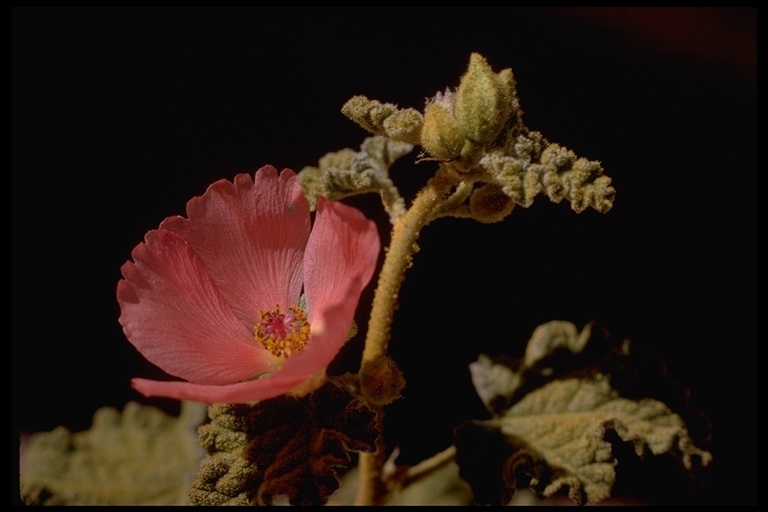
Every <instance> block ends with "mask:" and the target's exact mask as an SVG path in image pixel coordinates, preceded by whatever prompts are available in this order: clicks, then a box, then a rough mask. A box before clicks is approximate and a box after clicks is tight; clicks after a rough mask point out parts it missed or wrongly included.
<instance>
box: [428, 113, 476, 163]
mask: <svg viewBox="0 0 768 512" xmlns="http://www.w3.org/2000/svg"><path fill="white" fill-rule="evenodd" d="M464 140H465V136H464V130H462V129H461V127H460V126H459V123H458V121H456V118H455V117H453V114H451V113H450V112H449V111H448V110H447V109H446V108H445V107H444V106H443V105H441V104H439V103H430V104H429V105H427V106H426V108H425V109H424V126H423V127H422V128H421V145H422V146H424V149H426V150H427V153H429V154H430V155H432V156H433V157H435V158H437V159H439V160H453V159H454V158H456V157H457V156H459V154H460V153H461V148H462V147H464Z"/></svg>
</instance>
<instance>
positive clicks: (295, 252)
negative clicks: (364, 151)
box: [160, 166, 310, 326]
mask: <svg viewBox="0 0 768 512" xmlns="http://www.w3.org/2000/svg"><path fill="white" fill-rule="evenodd" d="M187 217H188V218H187V219H185V218H183V217H169V218H168V219H166V220H165V221H163V223H162V224H161V225H160V227H161V229H168V230H170V231H173V232H175V233H178V234H179V235H180V236H181V237H182V238H183V239H184V240H186V241H187V242H188V243H189V244H190V245H191V247H192V248H193V249H194V251H195V252H196V253H197V255H198V256H199V257H200V259H201V260H202V262H203V266H204V267H205V269H206V270H207V271H208V273H209V274H210V276H211V278H212V279H213V281H214V283H216V285H217V287H218V289H219V291H220V292H221V294H222V296H223V297H224V299H225V300H226V301H227V303H228V304H229V305H230V307H231V308H232V310H233V311H234V313H235V316H237V317H238V318H239V319H240V320H241V322H243V324H245V325H248V326H252V325H253V324H255V323H256V319H257V314H258V312H259V311H260V310H267V309H274V308H275V307H276V306H277V305H278V304H279V305H281V306H282V307H283V308H284V309H286V308H287V307H288V306H290V305H292V304H296V303H297V301H298V298H299V295H300V294H301V286H302V263H301V262H302V257H303V254H304V248H305V246H306V243H307V238H308V237H309V231H310V216H309V203H308V202H307V200H306V198H305V197H304V194H303V193H302V190H301V185H300V184H299V182H298V180H297V179H296V176H295V174H294V172H293V171H291V170H289V169H286V170H284V171H283V172H282V173H281V174H279V175H278V173H277V170H276V169H275V168H274V167H272V166H265V167H262V168H261V169H259V170H258V171H257V172H256V175H255V179H254V180H252V179H251V177H250V176H249V175H247V174H239V175H237V176H236V177H235V179H234V183H231V182H229V181H227V180H219V181H217V182H216V183H214V184H212V185H211V186H210V187H208V190H207V191H206V192H205V194H203V195H202V196H200V197H195V198H193V199H192V200H190V201H189V202H188V203H187Z"/></svg>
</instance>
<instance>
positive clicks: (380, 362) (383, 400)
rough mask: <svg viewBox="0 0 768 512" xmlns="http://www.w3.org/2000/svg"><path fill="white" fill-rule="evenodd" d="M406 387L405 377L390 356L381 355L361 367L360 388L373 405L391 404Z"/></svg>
mask: <svg viewBox="0 0 768 512" xmlns="http://www.w3.org/2000/svg"><path fill="white" fill-rule="evenodd" d="M404 388H405V377H403V372H402V371H400V368H398V367H397V365H396V364H395V362H394V361H393V360H392V358H390V357H386V356H385V357H380V358H378V359H376V360H374V361H371V362H367V363H365V364H363V366H362V368H360V390H361V391H362V393H363V397H364V398H365V400H366V401H367V402H368V403H370V404H373V405H378V406H383V405H389V404H391V403H392V402H394V401H395V400H397V399H398V398H400V394H401V393H402V391H403V389H404Z"/></svg>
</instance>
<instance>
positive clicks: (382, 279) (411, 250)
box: [355, 166, 455, 505]
mask: <svg viewBox="0 0 768 512" xmlns="http://www.w3.org/2000/svg"><path fill="white" fill-rule="evenodd" d="M449 176H450V173H449V172H448V169H447V168H445V167H442V166H441V168H440V169H439V170H438V172H437V174H436V175H435V176H434V177H432V178H431V179H430V180H429V182H428V183H427V185H426V186H425V187H424V188H423V189H422V190H421V192H419V194H418V195H417V196H416V199H414V201H413V204H412V205H411V207H410V208H409V209H408V211H407V212H406V213H405V214H404V215H403V216H401V217H400V218H398V219H397V220H396V221H395V222H394V225H393V227H392V238H391V242H390V244H389V248H388V249H387V252H386V257H385V258H384V265H383V267H382V269H381V273H380V274H379V282H378V285H377V287H376V292H375V293H374V296H373V305H372V306H371V317H370V319H369V321H368V333H367V336H366V339H365V348H364V349H363V356H362V361H361V368H362V367H364V366H365V364H366V363H368V362H372V361H376V360H377V359H379V358H381V357H383V356H385V355H387V348H388V345H389V338H390V335H391V330H392V320H393V317H394V312H395V308H396V306H397V299H398V294H399V292H400V287H401V286H402V284H403V280H404V279H405V272H406V270H408V269H409V268H410V266H411V264H412V261H413V255H414V254H415V253H416V252H417V251H418V249H419V248H418V245H417V244H416V240H417V239H418V237H419V233H420V232H421V229H422V228H423V227H424V226H426V225H427V224H429V222H430V221H431V220H432V218H433V214H434V212H435V210H436V209H437V208H438V207H439V206H440V205H441V204H442V201H443V200H444V199H445V197H446V196H447V195H448V194H449V193H450V191H451V188H452V187H453V185H454V184H455V180H452V179H450V177H449ZM376 412H377V417H378V421H379V424H381V422H382V419H383V410H382V409H381V408H378V410H377V411H376ZM380 437H381V436H380ZM383 450H384V447H383V444H382V446H380V447H379V449H378V451H377V452H375V453H361V454H360V464H359V467H360V479H359V483H358V489H357V498H356V500H355V503H356V504H357V505H377V504H379V501H381V499H383V496H382V492H383V489H384V486H383V485H382V482H381V474H382V466H383V464H384V462H385V459H386V454H385V453H383Z"/></svg>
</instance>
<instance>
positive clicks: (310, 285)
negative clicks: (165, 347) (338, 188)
mask: <svg viewBox="0 0 768 512" xmlns="http://www.w3.org/2000/svg"><path fill="white" fill-rule="evenodd" d="M380 249H381V241H380V240H379V232H378V231H377V230H376V225H375V224H374V223H373V222H372V221H370V220H368V219H366V218H365V216H364V215H363V214H362V213H361V212H360V211H359V210H357V209H355V208H352V207H350V206H347V205H345V204H343V203H340V202H338V201H328V200H326V199H325V198H324V197H320V198H319V199H318V203H317V216H316V218H315V225H314V226H313V227H312V234H311V235H310V237H309V242H308V243H307V252H306V254H305V256H304V291H305V293H306V295H307V306H308V309H309V323H310V324H311V325H312V327H313V330H314V328H315V327H318V328H320V327H321V325H320V323H322V322H323V320H324V319H323V315H322V312H323V311H324V310H325V309H327V308H328V307H330V306H333V305H335V304H339V303H341V302H345V301H354V302H355V306H356V305H357V301H358V300H359V298H360V293H362V291H363V288H365V287H366V286H367V285H368V282H369V281H370V280H371V277H372V276H373V272H374V270H375V269H376V263H377V261H378V258H379V251H380ZM353 283H354V286H353V287H350V285H351V284H353ZM350 323H351V320H350ZM347 327H349V326H347ZM320 330H322V329H320Z"/></svg>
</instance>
